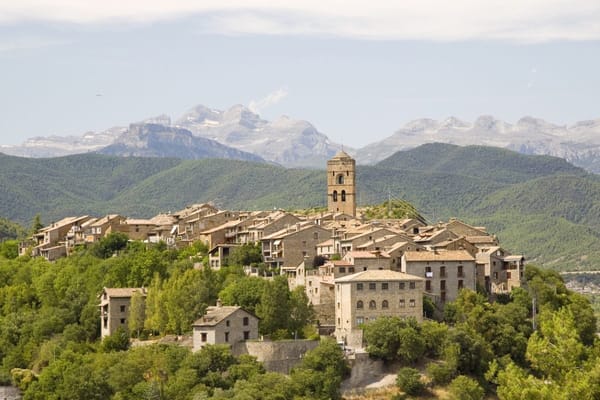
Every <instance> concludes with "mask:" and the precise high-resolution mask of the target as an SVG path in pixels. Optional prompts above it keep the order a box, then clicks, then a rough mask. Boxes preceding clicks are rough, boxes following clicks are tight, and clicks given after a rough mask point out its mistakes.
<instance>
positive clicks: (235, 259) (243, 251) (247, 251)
mask: <svg viewBox="0 0 600 400" xmlns="http://www.w3.org/2000/svg"><path fill="white" fill-rule="evenodd" d="M260 262H262V249H261V247H260V243H259V244H248V243H246V244H243V245H241V246H238V247H235V248H233V249H232V250H231V252H230V254H229V257H228V258H227V265H239V266H246V265H252V264H258V263H260Z"/></svg>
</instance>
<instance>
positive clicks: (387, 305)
mask: <svg viewBox="0 0 600 400" xmlns="http://www.w3.org/2000/svg"><path fill="white" fill-rule="evenodd" d="M388 307H389V303H388V301H387V300H384V301H382V302H381V308H388Z"/></svg>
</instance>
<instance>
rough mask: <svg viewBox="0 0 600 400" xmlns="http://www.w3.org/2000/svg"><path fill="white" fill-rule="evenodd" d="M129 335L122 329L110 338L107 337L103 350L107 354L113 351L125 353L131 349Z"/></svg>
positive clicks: (103, 341)
mask: <svg viewBox="0 0 600 400" xmlns="http://www.w3.org/2000/svg"><path fill="white" fill-rule="evenodd" d="M129 344H130V343H129V333H128V332H127V331H126V330H125V329H124V328H122V327H119V328H117V330H116V331H115V332H114V333H113V334H112V335H110V336H106V337H105V338H104V340H102V350H103V351H104V352H106V353H109V352H112V351H125V350H127V349H129Z"/></svg>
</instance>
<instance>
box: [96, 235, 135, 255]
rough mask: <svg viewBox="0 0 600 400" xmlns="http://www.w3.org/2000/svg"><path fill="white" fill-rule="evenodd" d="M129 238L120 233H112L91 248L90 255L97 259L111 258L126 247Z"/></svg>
mask: <svg viewBox="0 0 600 400" xmlns="http://www.w3.org/2000/svg"><path fill="white" fill-rule="evenodd" d="M128 241H129V237H128V236H127V235H126V234H124V233H121V232H112V233H109V234H108V235H106V236H105V237H103V238H102V239H100V241H98V243H96V244H94V246H93V247H92V250H91V251H92V254H93V255H95V256H96V257H98V258H108V257H111V256H112V255H113V254H114V253H115V252H117V251H119V250H123V249H124V248H125V247H126V246H127V242H128Z"/></svg>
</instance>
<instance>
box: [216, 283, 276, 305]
mask: <svg viewBox="0 0 600 400" xmlns="http://www.w3.org/2000/svg"><path fill="white" fill-rule="evenodd" d="M267 285H268V282H267V281H266V280H265V279H263V278H258V277H254V276H250V277H246V276H244V277H240V278H237V279H235V280H233V281H232V282H230V283H229V284H228V285H227V286H226V287H225V288H224V289H223V290H221V292H220V293H219V298H220V299H221V301H222V302H223V304H225V305H229V306H240V307H242V308H243V309H244V310H246V311H249V312H251V313H256V307H257V305H258V304H259V303H260V301H261V297H262V295H263V292H264V289H265V286H267Z"/></svg>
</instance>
